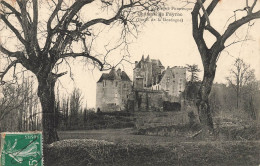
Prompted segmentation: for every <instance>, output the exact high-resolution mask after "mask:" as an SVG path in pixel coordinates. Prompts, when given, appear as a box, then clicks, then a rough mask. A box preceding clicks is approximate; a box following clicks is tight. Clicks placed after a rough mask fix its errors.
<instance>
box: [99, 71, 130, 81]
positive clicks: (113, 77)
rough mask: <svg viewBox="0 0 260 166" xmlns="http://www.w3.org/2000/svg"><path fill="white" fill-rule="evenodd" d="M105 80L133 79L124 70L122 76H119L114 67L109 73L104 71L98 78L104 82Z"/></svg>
mask: <svg viewBox="0 0 260 166" xmlns="http://www.w3.org/2000/svg"><path fill="white" fill-rule="evenodd" d="M103 80H122V81H131V80H130V78H129V77H128V75H127V74H126V73H125V72H124V71H122V72H121V76H119V75H118V74H117V72H116V70H115V68H114V67H113V68H112V69H111V70H110V72H109V73H103V74H102V75H101V77H100V79H99V80H98V82H102V81H103Z"/></svg>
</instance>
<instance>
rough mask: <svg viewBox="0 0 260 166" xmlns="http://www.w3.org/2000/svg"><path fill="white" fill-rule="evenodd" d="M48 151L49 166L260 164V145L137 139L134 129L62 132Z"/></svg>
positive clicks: (188, 138) (167, 138)
mask: <svg viewBox="0 0 260 166" xmlns="http://www.w3.org/2000/svg"><path fill="white" fill-rule="evenodd" d="M59 137H60V139H61V141H58V142H55V143H53V144H51V145H50V146H48V147H47V148H46V152H45V154H47V155H46V156H45V158H44V160H45V165H47V166H48V165H50V166H52V165H62V166H73V165H75V166H81V165H82V166H84V165H131V166H132V165H161V166H164V165H187V166H188V165H189V166H191V165H192V166H193V165H219V166H220V165H221V166H222V165H234V166H237V165H241V166H246V165H248V166H251V165H252V166H254V165H256V166H258V165H259V164H260V142H259V141H258V140H254V141H238V140H236V141H226V140H225V141H220V140H215V141H212V140H211V141H207V140H203V141H202V140H193V139H191V138H190V137H189V136H188V134H187V135H186V136H185V135H183V136H182V137H180V136H178V137H177V136H176V137H172V136H171V137H169V136H147V135H136V134H134V130H132V129H131V128H127V129H105V130H89V131H63V132H59Z"/></svg>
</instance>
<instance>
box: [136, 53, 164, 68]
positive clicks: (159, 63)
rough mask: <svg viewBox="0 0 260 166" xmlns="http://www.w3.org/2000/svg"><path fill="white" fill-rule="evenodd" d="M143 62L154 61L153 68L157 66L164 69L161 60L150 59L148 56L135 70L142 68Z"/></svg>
mask: <svg viewBox="0 0 260 166" xmlns="http://www.w3.org/2000/svg"><path fill="white" fill-rule="evenodd" d="M142 61H143V62H151V61H152V64H153V66H154V65H157V66H160V67H163V65H162V63H161V61H160V60H159V59H150V56H149V55H148V56H147V57H146V59H145V60H144V56H142V59H141V60H140V61H139V62H138V64H137V65H136V67H135V68H141V62H142Z"/></svg>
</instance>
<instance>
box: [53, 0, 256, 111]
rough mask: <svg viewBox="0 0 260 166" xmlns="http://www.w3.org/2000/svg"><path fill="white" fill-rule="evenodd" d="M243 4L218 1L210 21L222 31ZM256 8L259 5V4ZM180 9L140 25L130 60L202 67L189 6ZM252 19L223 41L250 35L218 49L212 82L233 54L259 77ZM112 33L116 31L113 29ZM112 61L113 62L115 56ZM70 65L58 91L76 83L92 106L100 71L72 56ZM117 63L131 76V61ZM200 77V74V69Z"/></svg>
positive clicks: (226, 70)
mask: <svg viewBox="0 0 260 166" xmlns="http://www.w3.org/2000/svg"><path fill="white" fill-rule="evenodd" d="M243 4H244V0H236V4H234V1H232V2H231V1H225V0H223V1H221V3H220V4H218V6H217V7H216V9H215V11H214V12H213V13H212V15H211V16H210V19H211V24H212V25H213V26H214V27H216V29H217V30H218V31H219V32H221V34H222V33H223V32H224V30H225V28H226V26H225V24H226V22H227V20H228V19H229V18H230V17H231V16H232V15H233V14H234V13H233V11H234V10H235V9H238V8H244V6H243ZM184 5H185V4H184V3H177V2H176V1H172V3H171V4H169V6H170V7H183V6H184ZM192 7H193V4H190V5H188V6H186V8H192ZM257 8H259V4H258V6H257ZM165 12H167V11H165ZM165 12H164V13H165ZM171 12H173V13H176V12H177V11H174V10H173V11H171ZM82 13H84V12H82ZM181 13H182V14H183V16H182V17H174V18H182V19H183V22H182V23H181V22H177V23H176V22H169V21H153V22H151V21H148V22H146V24H145V26H143V27H142V28H141V29H140V30H141V32H140V33H139V35H138V37H137V38H136V39H134V40H133V41H132V43H131V44H130V45H129V53H130V55H131V58H130V61H131V62H134V61H139V60H140V59H141V57H142V55H144V56H145V57H146V56H147V55H150V58H151V59H160V60H161V62H162V64H163V65H164V66H165V67H167V66H170V67H172V66H185V65H186V64H198V65H199V68H200V69H203V67H202V64H201V59H200V55H199V52H198V50H197V47H196V45H195V42H194V40H193V38H192V31H191V10H187V11H183V12H181ZM239 14H240V13H239ZM241 14H242V13H241ZM238 16H239V15H238ZM167 18H170V17H167ZM231 21H234V19H233V18H232V19H230V21H229V23H230V22H231ZM252 23H254V25H253V26H251V27H249V28H248V26H244V27H242V28H240V29H239V31H238V32H237V33H236V35H233V37H232V38H231V39H230V40H228V41H227V42H228V43H232V42H234V41H237V40H243V39H245V36H246V34H248V36H247V38H249V39H250V40H249V41H246V42H240V43H238V44H236V45H232V46H230V47H229V48H227V49H226V51H223V52H222V53H221V56H220V58H219V60H218V63H217V73H216V77H215V82H220V83H226V81H225V77H227V76H228V74H229V70H230V68H231V66H232V63H234V60H235V58H237V57H240V58H242V59H244V60H245V61H246V62H247V63H249V64H250V65H251V67H252V68H253V69H255V70H256V72H255V74H256V76H257V78H258V79H260V77H259V76H260V67H259V65H260V33H259V29H260V20H256V21H254V22H252ZM247 31H248V33H247ZM112 33H116V31H115V30H114V31H113V32H112ZM111 36H112V37H113V34H112V35H111V34H109V33H108V34H107V37H106V38H103V39H102V38H101V39H99V40H104V41H107V39H108V38H109V37H111ZM205 36H206V37H207V39H209V40H208V44H209V45H210V44H211V42H212V41H213V39H214V38H212V37H211V36H207V34H206V35H205ZM108 40H109V39H108ZM117 53H118V52H114V55H111V57H112V58H115V59H117V56H116V55H115V54H117ZM114 63H116V60H115V62H114ZM112 65H115V64H112ZM70 66H71V69H72V70H71V71H72V73H73V75H72V77H73V80H72V79H71V77H70V75H69V74H67V75H65V76H63V77H62V78H61V79H60V81H59V83H58V84H57V85H58V86H59V89H60V91H62V92H65V93H66V92H71V90H72V89H73V88H74V87H78V88H79V89H80V90H81V91H82V93H83V95H84V102H86V101H87V104H88V107H95V103H96V101H95V100H96V82H97V81H98V79H99V78H100V76H101V74H102V72H100V71H98V70H96V69H95V70H88V66H86V65H84V63H83V62H79V61H76V60H75V61H74V63H73V64H71V65H70ZM119 67H120V68H121V69H122V70H125V71H126V73H127V74H128V75H129V77H130V78H131V80H132V79H133V78H132V75H133V74H132V72H133V67H134V66H133V65H130V64H129V63H127V62H124V63H123V64H122V65H119ZM106 72H108V71H106ZM200 78H202V72H201V75H200Z"/></svg>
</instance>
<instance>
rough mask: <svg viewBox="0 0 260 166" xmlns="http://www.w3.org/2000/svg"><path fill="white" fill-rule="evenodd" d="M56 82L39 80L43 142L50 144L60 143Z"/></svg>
mask: <svg viewBox="0 0 260 166" xmlns="http://www.w3.org/2000/svg"><path fill="white" fill-rule="evenodd" d="M55 81H56V80H52V79H44V78H38V83H39V86H38V96H39V98H40V102H41V106H42V129H43V142H44V143H45V144H50V143H53V142H55V141H58V140H59V138H58V134H57V129H56V128H57V126H56V123H55V122H56V115H55V93H54V86H55Z"/></svg>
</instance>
